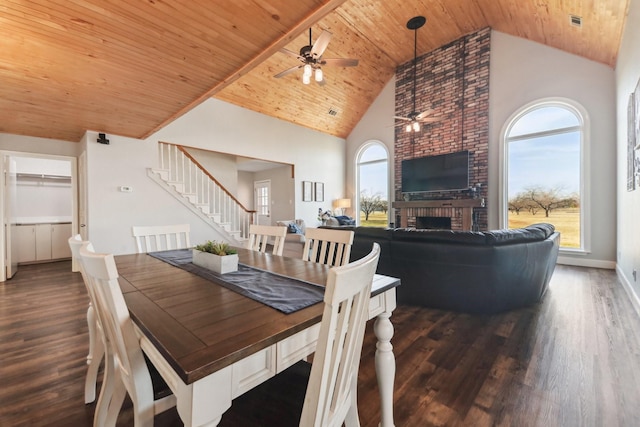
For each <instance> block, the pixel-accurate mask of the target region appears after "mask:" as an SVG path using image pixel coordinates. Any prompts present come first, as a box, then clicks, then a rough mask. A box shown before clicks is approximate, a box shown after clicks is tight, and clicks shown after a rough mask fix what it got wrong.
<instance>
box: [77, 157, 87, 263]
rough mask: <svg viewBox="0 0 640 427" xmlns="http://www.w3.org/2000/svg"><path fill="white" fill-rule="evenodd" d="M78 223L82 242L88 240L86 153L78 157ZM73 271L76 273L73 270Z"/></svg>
mask: <svg viewBox="0 0 640 427" xmlns="http://www.w3.org/2000/svg"><path fill="white" fill-rule="evenodd" d="M78 221H79V223H80V227H79V231H78V232H79V233H80V236H82V240H89V236H88V231H87V152H86V151H84V152H82V154H80V156H79V157H78ZM74 271H77V270H75V269H74Z"/></svg>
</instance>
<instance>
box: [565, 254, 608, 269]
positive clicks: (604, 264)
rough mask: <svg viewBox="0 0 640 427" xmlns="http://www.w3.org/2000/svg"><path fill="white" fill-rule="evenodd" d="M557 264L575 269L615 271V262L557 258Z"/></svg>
mask: <svg viewBox="0 0 640 427" xmlns="http://www.w3.org/2000/svg"><path fill="white" fill-rule="evenodd" d="M557 263H558V264H562V265H573V266H575V267H593V268H607V269H609V270H615V269H616V262H615V261H603V260H598V259H580V258H573V257H564V256H559V257H558V262H557Z"/></svg>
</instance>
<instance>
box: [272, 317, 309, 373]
mask: <svg viewBox="0 0 640 427" xmlns="http://www.w3.org/2000/svg"><path fill="white" fill-rule="evenodd" d="M319 334H320V323H317V324H315V325H313V326H311V327H309V328H307V329H305V330H303V331H300V332H298V333H297V334H295V335H292V336H290V337H289V338H287V339H285V340H283V341H280V342H278V343H277V344H276V345H277V347H278V352H277V353H278V360H277V366H278V372H282V371H284V370H285V369H287V368H288V367H289V366H291V365H293V364H294V363H296V362H298V361H299V360H302V359H304V358H305V357H307V356H308V355H310V354H311V353H313V352H314V351H316V344H317V342H318V335H319Z"/></svg>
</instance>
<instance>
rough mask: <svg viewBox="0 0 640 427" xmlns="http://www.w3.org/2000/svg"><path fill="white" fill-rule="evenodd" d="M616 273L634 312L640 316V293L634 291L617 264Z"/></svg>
mask: <svg viewBox="0 0 640 427" xmlns="http://www.w3.org/2000/svg"><path fill="white" fill-rule="evenodd" d="M616 273H618V277H619V278H620V281H621V282H622V287H623V288H624V290H625V291H626V292H627V296H628V297H629V300H630V301H631V305H632V306H633V308H634V309H635V310H636V313H637V314H638V316H640V295H638V294H637V293H636V292H635V291H634V289H633V287H632V286H631V282H629V280H628V279H627V276H625V274H624V271H623V270H622V268H620V266H619V265H618V266H616Z"/></svg>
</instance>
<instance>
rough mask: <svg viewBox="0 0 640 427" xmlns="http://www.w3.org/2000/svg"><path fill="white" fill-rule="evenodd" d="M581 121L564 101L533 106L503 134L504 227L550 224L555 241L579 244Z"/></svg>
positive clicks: (563, 244)
mask: <svg viewBox="0 0 640 427" xmlns="http://www.w3.org/2000/svg"><path fill="white" fill-rule="evenodd" d="M581 138H582V126H581V122H580V120H579V118H578V117H577V113H575V112H573V111H572V110H570V109H569V108H568V107H566V106H564V105H562V106H561V105H557V104H556V105H550V104H546V105H544V106H541V107H538V108H534V109H532V110H530V111H529V112H527V113H526V114H525V115H523V116H522V117H521V118H520V119H518V120H517V121H516V122H515V124H514V125H513V126H512V127H511V129H510V130H509V132H508V135H507V142H508V159H507V160H508V170H509V172H508V178H507V188H508V193H507V194H508V198H509V200H508V210H509V213H508V227H509V228H519V227H524V226H527V225H530V224H534V223H537V222H548V223H550V224H553V225H554V226H555V228H556V231H559V232H560V233H561V240H560V246H561V247H565V248H580V247H581V246H582V242H581V240H580V236H581V232H580V223H581V221H580V215H581V211H580V149H581Z"/></svg>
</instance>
